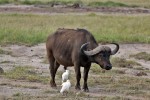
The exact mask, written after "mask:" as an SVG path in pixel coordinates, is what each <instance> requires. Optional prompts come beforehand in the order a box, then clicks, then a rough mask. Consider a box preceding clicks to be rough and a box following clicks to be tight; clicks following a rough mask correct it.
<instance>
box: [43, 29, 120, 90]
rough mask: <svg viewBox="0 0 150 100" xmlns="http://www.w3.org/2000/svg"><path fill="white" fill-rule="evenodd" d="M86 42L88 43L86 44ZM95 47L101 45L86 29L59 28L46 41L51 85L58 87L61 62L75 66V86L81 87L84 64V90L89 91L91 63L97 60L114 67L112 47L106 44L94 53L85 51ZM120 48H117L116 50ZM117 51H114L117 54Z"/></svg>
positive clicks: (107, 67)
mask: <svg viewBox="0 0 150 100" xmlns="http://www.w3.org/2000/svg"><path fill="white" fill-rule="evenodd" d="M85 43H88V44H86V45H84V44H85ZM81 47H83V48H81ZM95 48H100V47H99V46H98V43H97V42H96V41H95V39H94V37H93V36H92V34H91V33H90V32H88V31H87V30H85V29H77V30H74V29H58V30H57V31H56V32H55V33H54V34H53V35H50V36H49V37H48V39H47V42H46V49H47V55H48V60H49V62H50V67H49V69H50V74H51V81H50V84H51V86H52V87H56V83H55V74H56V72H57V69H58V67H59V65H60V64H61V65H63V66H64V68H67V67H68V66H74V69H75V73H76V80H77V83H76V87H75V88H76V89H80V78H81V73H80V66H83V67H84V75H83V77H84V84H83V89H84V91H88V86H87V78H88V72H89V69H90V66H91V63H92V62H95V63H97V64H99V65H100V66H101V67H102V68H104V69H107V70H109V69H111V67H112V66H111V64H110V61H109V56H110V55H111V52H112V51H111V49H110V48H109V47H106V46H104V47H101V48H100V50H99V51H98V52H96V53H94V55H87V54H86V53H85V52H88V51H89V52H91V51H92V50H93V51H94V49H95ZM118 49H119V47H118ZM118 49H115V50H116V51H115V52H117V51H118ZM96 50H97V49H96ZM115 52H113V53H114V54H115Z"/></svg>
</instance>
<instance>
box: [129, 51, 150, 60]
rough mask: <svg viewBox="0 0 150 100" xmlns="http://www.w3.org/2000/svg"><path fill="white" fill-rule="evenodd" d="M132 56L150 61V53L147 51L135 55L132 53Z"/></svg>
mask: <svg viewBox="0 0 150 100" xmlns="http://www.w3.org/2000/svg"><path fill="white" fill-rule="evenodd" d="M130 57H134V58H136V59H140V60H141V59H143V60H145V61H150V54H149V53H146V52H140V53H137V54H134V55H130Z"/></svg>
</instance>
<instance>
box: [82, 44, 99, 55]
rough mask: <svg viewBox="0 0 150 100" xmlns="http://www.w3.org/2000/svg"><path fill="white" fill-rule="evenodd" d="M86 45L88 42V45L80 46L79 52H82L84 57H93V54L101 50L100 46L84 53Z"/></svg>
mask: <svg viewBox="0 0 150 100" xmlns="http://www.w3.org/2000/svg"><path fill="white" fill-rule="evenodd" d="M88 44H89V42H88V43H85V44H83V45H82V46H81V52H82V53H83V54H85V55H88V56H92V55H95V54H97V53H99V52H100V51H101V49H102V47H101V46H98V47H96V48H95V49H93V50H90V51H85V50H86V48H87V45H88Z"/></svg>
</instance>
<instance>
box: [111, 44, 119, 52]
mask: <svg viewBox="0 0 150 100" xmlns="http://www.w3.org/2000/svg"><path fill="white" fill-rule="evenodd" d="M111 44H114V45H116V48H115V49H114V50H111V55H114V54H116V53H117V52H118V50H119V44H117V43H111Z"/></svg>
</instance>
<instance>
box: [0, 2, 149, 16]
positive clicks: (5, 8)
mask: <svg viewBox="0 0 150 100" xmlns="http://www.w3.org/2000/svg"><path fill="white" fill-rule="evenodd" d="M88 12H95V13H108V14H109V13H113V14H114V13H124V14H150V9H147V8H128V7H86V6H85V7H77V8H74V7H73V6H63V5H58V6H54V7H50V6H45V5H13V4H7V5H1V6H0V13H37V14H40V13H41V14H55V13H63V14H64V13H88Z"/></svg>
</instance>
